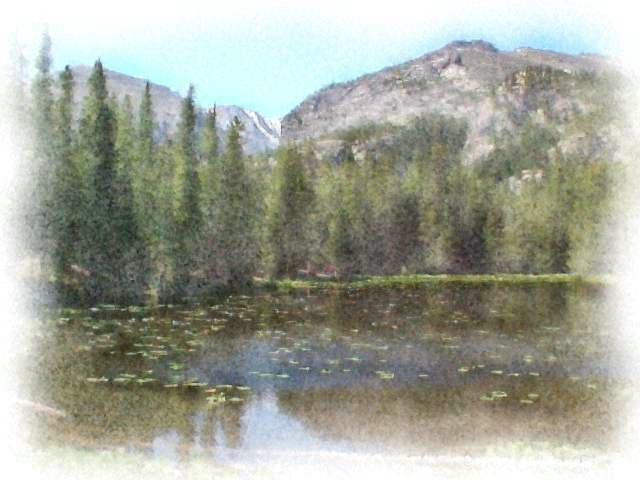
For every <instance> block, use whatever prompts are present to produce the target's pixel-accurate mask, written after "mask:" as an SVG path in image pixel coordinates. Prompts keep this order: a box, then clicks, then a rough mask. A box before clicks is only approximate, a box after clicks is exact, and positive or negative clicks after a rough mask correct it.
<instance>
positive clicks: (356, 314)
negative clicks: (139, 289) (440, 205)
mask: <svg viewBox="0 0 640 480" xmlns="http://www.w3.org/2000/svg"><path fill="white" fill-rule="evenodd" d="M41 328H42V331H43V332H46V333H43V335H42V337H43V338H42V340H41V347H40V348H39V349H38V350H37V352H36V353H37V355H34V359H33V366H32V371H34V372H35V373H34V377H33V381H32V392H33V394H32V396H33V398H34V399H35V400H36V401H39V402H42V403H44V404H47V405H52V406H55V407H56V408H59V409H61V410H62V411H64V412H65V413H66V417H65V418H62V419H41V418H39V419H36V420H34V429H33V433H32V436H33V438H34V441H35V442H37V443H38V444H46V445H51V444H53V445H60V444H64V445H77V446H81V447H89V448H90V449H108V448H121V449H122V448H124V449H125V450H127V451H128V450H133V451H139V452H144V453H146V454H150V455H152V456H159V457H163V458H169V459H172V460H176V461H187V460H188V459H189V458H192V457H193V456H194V455H204V456H205V457H208V458H214V459H217V460H221V461H224V460H238V459H243V458H250V457H253V456H255V455H256V454H257V453H258V452H269V451H291V452H296V451H297V452H306V451H335V452H366V453H391V452H393V453H407V454H416V455H429V454H473V455H483V454H486V453H487V452H490V451H495V449H498V450H499V449H500V448H505V449H507V450H508V449H509V448H510V446H511V445H520V446H521V447H522V448H525V449H533V450H535V449H539V448H547V447H549V448H554V449H560V450H561V451H565V450H566V451H574V452H587V453H588V454H593V453H597V454H600V453H602V454H604V453H607V452H609V451H612V449H615V446H614V443H613V440H614V438H615V434H616V432H617V430H618V429H619V428H620V425H621V423H622V422H623V421H624V419H622V418H621V416H620V415H618V414H617V406H616V405H617V403H616V402H617V399H618V398H619V397H620V395H621V394H620V392H622V391H623V390H624V385H625V379H624V378H622V377H621V376H620V375H619V374H618V372H617V369H616V365H617V362H618V359H617V358H616V354H615V349H614V348H613V347H612V345H613V344H614V342H613V337H612V332H611V331H610V322H609V319H608V318H607V310H606V303H605V292H604V290H603V289H602V288H601V287H593V286H584V285H549V284H539V285H518V286H516V285H491V284H486V285H474V286H470V285H466V286H465V285H456V286H451V285H450V286H442V285H439V286H429V287H420V288H393V289H390V288H385V289H360V290H356V289H353V290H344V291H329V290H310V291H297V292H293V293H275V292H258V293H256V294H255V295H252V296H244V295H238V296H230V297H228V298H226V299H224V300H223V301H220V302H218V303H212V304H205V303H201V304H191V305H180V306H171V305H162V306H158V307H154V308H151V307H138V306H135V307H116V306H110V305H103V306H98V307H94V308H91V309H72V308H67V309H61V310H59V311H56V312H52V314H51V315H50V316H49V318H48V319H47V320H46V321H45V322H43V325H42V327H41Z"/></svg>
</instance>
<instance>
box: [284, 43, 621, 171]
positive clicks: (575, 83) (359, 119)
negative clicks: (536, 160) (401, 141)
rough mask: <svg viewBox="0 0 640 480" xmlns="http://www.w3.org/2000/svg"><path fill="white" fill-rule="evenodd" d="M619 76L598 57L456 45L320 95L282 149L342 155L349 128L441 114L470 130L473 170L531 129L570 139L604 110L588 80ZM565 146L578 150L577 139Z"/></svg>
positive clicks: (300, 114) (299, 115) (296, 114)
mask: <svg viewBox="0 0 640 480" xmlns="http://www.w3.org/2000/svg"><path fill="white" fill-rule="evenodd" d="M613 71H614V65H613V64H612V62H610V61H609V60H607V59H606V58H604V57H600V56H596V55H578V56H573V55H567V54H561V53H555V52H550V51H543V50H535V49H531V48H519V49H516V50H514V51H511V52H506V51H505V52H503V51H499V50H498V49H496V48H495V47H494V46H493V45H491V44H490V43H487V42H485V41H471V42H467V41H456V42H452V43H450V44H448V45H446V46H445V47H443V48H441V49H439V50H436V51H434V52H432V53H428V54H426V55H424V56H422V57H420V58H417V59H415V60H411V61H409V62H406V63H403V64H401V65H397V66H393V67H389V68H385V69H383V70H380V71H378V72H375V73H371V74H367V75H364V76H362V77H360V78H358V79H355V80H352V81H349V82H345V83H339V84H333V85H330V86H328V87H325V88H323V89H321V90H319V91H318V92H316V93H314V94H313V95H311V96H309V97H308V98H307V99H306V100H304V101H303V102H302V103H301V104H299V105H298V106H297V107H296V108H295V109H293V110H292V111H291V112H290V113H289V114H287V115H286V116H285V117H284V118H283V120H282V141H283V142H287V141H301V140H304V139H307V138H314V139H317V140H318V143H319V144H320V145H322V143H323V142H324V143H325V145H333V148H335V145H336V142H335V139H336V137H337V136H338V135H339V133H340V132H344V131H345V130H347V129H349V128H353V127H358V126H362V125H366V124H371V123H380V122H386V123H390V124H396V125H404V124H406V123H408V122H409V121H410V120H411V119H413V118H415V117H416V116H419V115H425V114H432V113H435V114H441V115H445V116H451V117H454V118H459V119H464V120H465V121H466V122H467V124H468V127H469V130H468V136H467V142H466V145H465V148H464V151H463V157H464V159H465V160H466V161H468V162H473V161H475V160H476V159H478V158H481V157H483V156H484V155H486V154H487V153H488V152H490V151H491V150H492V149H493V147H494V143H495V138H496V137H497V136H499V135H501V134H503V133H504V132H509V131H513V130H516V129H518V128H519V127H520V126H522V125H523V124H525V122H527V121H532V122H535V123H545V122H548V123H551V124H553V125H554V126H557V127H558V128H560V129H563V128H564V129H565V130H566V132H563V133H566V134H567V135H569V131H570V130H571V129H570V128H569V125H570V124H571V123H572V122H573V121H574V120H575V119H576V118H577V117H578V116H580V115H586V114H588V113H589V112H590V111H591V110H592V109H593V108H592V107H593V105H594V104H595V103H597V102H595V100H594V98H593V97H594V95H597V93H595V92H596V91H597V90H594V89H593V88H592V85H591V84H589V85H587V83H588V80H589V79H591V78H593V77H600V76H605V75H607V74H608V73H610V72H613ZM594 102H595V103H594ZM565 127H566V128H565ZM565 143H567V144H568V145H570V146H571V148H578V147H577V146H576V144H575V143H576V142H575V141H573V140H571V139H568V140H567V141H566V142H565ZM329 148H332V147H329Z"/></svg>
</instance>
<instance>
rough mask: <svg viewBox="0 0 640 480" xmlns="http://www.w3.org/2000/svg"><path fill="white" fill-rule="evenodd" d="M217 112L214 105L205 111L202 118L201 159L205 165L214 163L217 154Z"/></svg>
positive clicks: (218, 141)
mask: <svg viewBox="0 0 640 480" xmlns="http://www.w3.org/2000/svg"><path fill="white" fill-rule="evenodd" d="M216 122H217V114H216V107H215V105H214V107H213V108H212V109H211V110H209V111H208V112H207V116H206V118H205V120H204V130H203V136H202V147H203V148H202V150H203V155H202V156H203V160H204V163H205V164H207V165H212V164H215V163H216V161H217V160H218V155H219V151H218V150H219V143H220V140H219V138H218V130H217V124H216Z"/></svg>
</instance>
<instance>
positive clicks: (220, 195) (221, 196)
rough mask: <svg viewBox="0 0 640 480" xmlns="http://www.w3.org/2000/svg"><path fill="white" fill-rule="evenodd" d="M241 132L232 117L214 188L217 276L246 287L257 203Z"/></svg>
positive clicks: (253, 251)
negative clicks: (217, 238) (218, 262)
mask: <svg viewBox="0 0 640 480" xmlns="http://www.w3.org/2000/svg"><path fill="white" fill-rule="evenodd" d="M243 128H244V127H243V125H242V123H241V122H240V120H239V119H238V118H237V117H234V118H233V120H232V122H231V124H230V126H229V130H228V133H227V149H226V152H225V154H224V155H223V156H222V157H221V158H220V168H219V175H218V181H217V188H216V217H217V218H216V224H217V227H218V228H217V230H218V235H219V242H218V243H219V245H220V248H219V259H220V274H221V275H222V277H223V278H224V279H226V280H227V282H228V283H229V284H230V285H243V284H247V283H249V282H250V281H251V277H252V275H253V274H254V272H255V270H256V267H257V254H258V252H257V230H256V221H257V218H256V215H257V208H256V203H257V199H256V198H255V195H254V191H253V188H252V182H251V178H250V176H249V173H248V171H247V167H246V165H245V159H244V156H243V153H242V143H241V132H242V130H243Z"/></svg>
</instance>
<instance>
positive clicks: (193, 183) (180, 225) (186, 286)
mask: <svg viewBox="0 0 640 480" xmlns="http://www.w3.org/2000/svg"><path fill="white" fill-rule="evenodd" d="M194 95H195V90H194V87H193V85H190V86H189V90H188V92H187V96H186V97H185V98H184V99H183V100H182V107H181V110H180V123H179V124H178V132H177V143H176V145H175V148H176V156H177V162H178V168H177V170H176V172H177V174H178V178H177V180H178V182H177V188H178V191H177V195H178V197H177V209H176V216H175V238H176V240H175V253H174V261H175V267H174V268H175V277H174V282H175V286H176V293H177V294H178V295H179V296H184V295H186V294H188V293H190V283H191V281H192V276H193V273H194V270H195V269H196V264H197V250H198V246H199V242H200V240H201V238H200V235H201V228H202V212H201V210H200V189H201V186H200V178H199V174H198V173H199V172H198V151H197V142H196V106H195V98H194Z"/></svg>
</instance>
